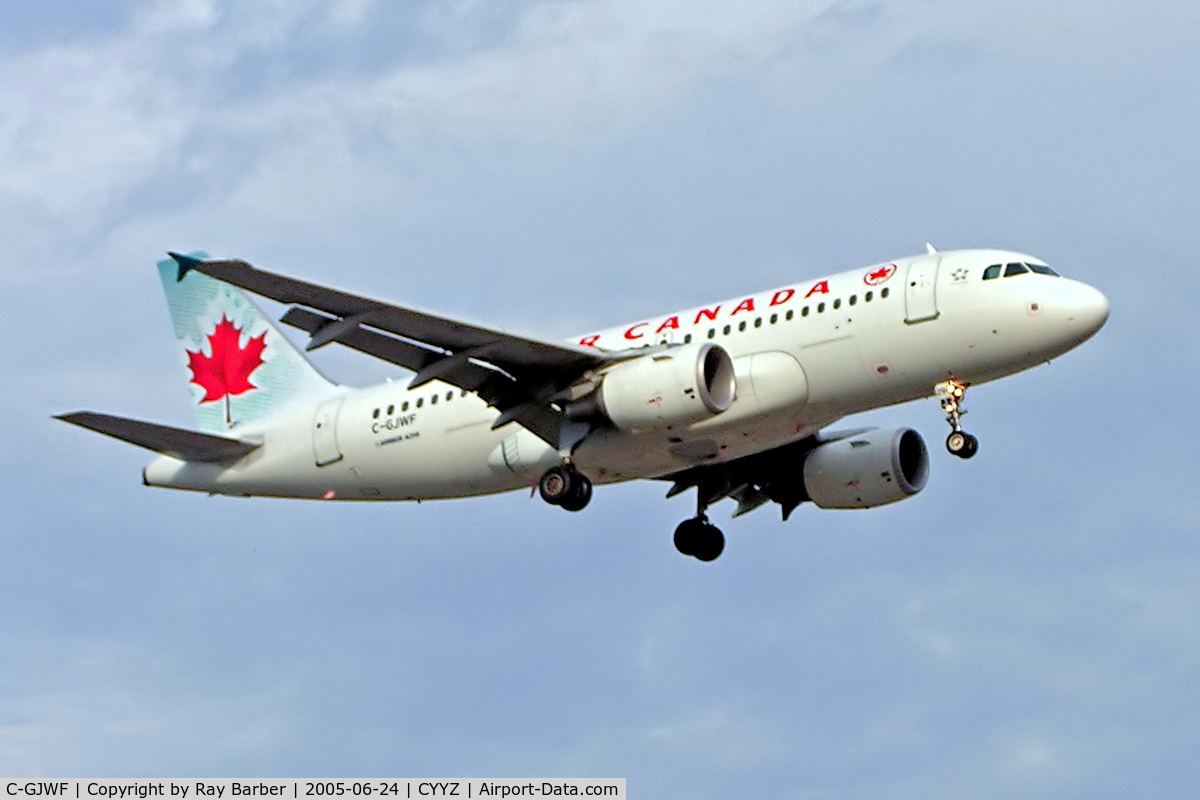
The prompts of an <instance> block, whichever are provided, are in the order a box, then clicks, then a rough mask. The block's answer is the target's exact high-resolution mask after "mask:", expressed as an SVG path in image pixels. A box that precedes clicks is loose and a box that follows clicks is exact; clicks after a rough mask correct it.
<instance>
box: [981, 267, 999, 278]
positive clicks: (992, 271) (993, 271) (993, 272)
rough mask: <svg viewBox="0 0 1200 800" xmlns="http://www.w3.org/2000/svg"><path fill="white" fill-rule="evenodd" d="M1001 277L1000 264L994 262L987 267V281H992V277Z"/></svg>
mask: <svg viewBox="0 0 1200 800" xmlns="http://www.w3.org/2000/svg"><path fill="white" fill-rule="evenodd" d="M999 277H1000V265H999V264H992V265H991V266H990V267H988V268H987V269H985V270H984V271H983V279H984V280H985V281H990V280H991V279H992V278H999Z"/></svg>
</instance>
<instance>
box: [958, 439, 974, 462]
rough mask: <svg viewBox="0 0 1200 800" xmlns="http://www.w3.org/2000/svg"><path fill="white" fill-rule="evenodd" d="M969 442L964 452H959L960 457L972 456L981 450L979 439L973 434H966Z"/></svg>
mask: <svg viewBox="0 0 1200 800" xmlns="http://www.w3.org/2000/svg"><path fill="white" fill-rule="evenodd" d="M966 437H967V443H966V445H965V446H964V447H963V449H962V452H961V453H959V454H958V456H959V458H970V457H971V456H973V455H975V454H976V453H978V452H979V440H978V439H976V438H975V437H974V436H972V435H971V434H969V433H968V434H966Z"/></svg>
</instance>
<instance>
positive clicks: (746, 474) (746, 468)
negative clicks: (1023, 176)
mask: <svg viewBox="0 0 1200 800" xmlns="http://www.w3.org/2000/svg"><path fill="white" fill-rule="evenodd" d="M927 249H928V252H927V253H926V254H924V255H920V256H916V257H910V258H903V259H898V260H896V261H892V262H888V263H885V264H876V265H873V266H869V267H864V268H862V269H856V270H851V271H849V272H843V273H840V274H837V275H830V276H828V277H824V278H819V279H817V280H812V281H805V282H802V283H797V284H792V285H790V286H784V287H781V288H778V289H771V290H768V291H765V292H759V293H757V294H752V295H746V296H744V297H735V298H732V299H729V300H723V301H721V302H718V303H712V304H710V305H706V306H702V307H700V308H692V309H688V310H686V311H677V312H672V313H669V314H665V315H663V316H659V317H654V318H650V319H645V320H642V321H639V322H635V323H633V324H631V325H622V326H619V327H616V328H609V329H606V330H602V331H597V332H593V333H589V334H588V335H586V336H582V337H580V338H578V339H576V340H574V341H573V342H571V343H567V344H557V343H552V342H544V341H539V340H536V339H530V338H526V337H521V336H514V335H512V334H508V333H503V332H500V331H495V330H490V329H487V328H482V327H478V326H475V325H469V324H464V323H461V322H457V321H454V320H451V319H447V318H444V317H441V316H436V315H433V314H429V313H424V312H420V311H415V310H413V309H409V308H404V307H401V306H395V305H391V304H388V303H383V302H380V301H377V300H371V299H368V298H365V297H359V296H357V295H353V294H348V293H346V292H342V291H338V290H335V289H328V288H325V287H322V286H317V285H314V284H311V283H305V282H303V281H299V280H296V279H293V278H289V277H285V276H283V275H278V274H275V273H271V272H266V271H263V270H259V269H256V268H254V267H252V266H250V265H249V264H247V263H245V262H244V261H236V260H207V259H206V258H204V257H202V256H199V255H195V256H184V255H179V254H176V253H171V254H170V255H171V259H172V260H170V261H163V262H160V263H159V271H160V274H161V277H162V281H163V287H164V289H165V291H166V295H167V303H168V306H169V307H170V312H171V317H172V320H173V322H174V326H175V335H176V338H177V339H178V341H179V344H180V345H181V348H180V360H181V363H182V364H183V365H185V366H186V367H187V369H188V375H189V379H190V382H191V388H192V398H193V404H194V406H195V411H196V418H197V422H198V427H199V429H200V432H195V431H189V430H182V429H179V428H173V427H168V426H164V425H156V424H153V423H148V422H142V421H139V420H132V419H126V418H122V417H114V416H111V415H107V414H97V413H93V412H86V411H85V412H76V413H72V414H65V415H62V416H60V417H59V419H63V420H65V421H67V422H71V423H74V424H76V425H81V426H83V427H85V428H90V429H92V430H95V431H98V432H100V433H104V434H107V435H109V436H113V437H116V438H118V439H122V440H124V441H126V442H131V443H133V444H135V445H140V446H142V447H145V448H148V449H150V450H153V451H157V452H158V453H160V454H161V456H160V457H159V458H157V459H156V460H154V461H153V462H151V463H150V464H149V465H148V466H147V467H146V468H145V470H144V472H143V482H144V483H145V484H146V485H147V486H161V487H170V488H174V489H191V490H195V491H201V492H209V493H212V494H225V495H237V496H268V497H296V498H309V499H324V500H430V499H438V498H453V497H468V496H473V495H486V494H492V493H496V492H505V491H510V490H513V489H519V488H522V487H527V488H529V487H533V486H536V487H537V488H538V490H539V491H540V494H541V496H542V498H543V499H544V500H545V501H546V502H547V503H550V504H552V505H557V506H561V507H562V508H565V509H567V510H569V511H579V510H581V509H583V507H584V506H586V505H587V504H588V501H589V500H590V499H591V495H592V486H593V484H594V483H602V484H607V483H617V482H620V481H627V480H632V479H636V478H650V479H656V480H664V481H671V482H672V484H673V485H672V486H671V488H670V491H669V492H668V493H667V494H668V496H672V495H675V494H678V493H680V492H683V491H685V490H687V489H691V488H694V489H696V515H695V516H694V517H692V518H690V519H687V520H685V521H684V522H682V523H681V524H680V525H679V527H678V528H677V529H676V531H675V546H676V547H677V548H678V549H679V551H680V552H681V553H683V554H685V555H690V556H694V557H696V558H697V559H700V560H701V561H712V560H713V559H715V558H716V557H717V556H719V555H720V554H721V551H722V550H723V549H724V546H725V538H724V535H723V534H722V533H721V531H720V530H718V529H717V528H716V527H715V526H714V525H713V524H712V523H710V522H709V520H708V516H707V513H706V512H707V509H708V507H709V506H710V505H712V504H713V503H715V502H717V501H718V500H721V499H723V498H727V497H728V498H732V499H733V500H735V501H736V502H737V510H736V511H735V513H734V516H737V515H740V514H744V513H746V512H748V511H751V510H753V509H755V508H758V507H759V506H761V505H764V504H765V503H767V502H770V501H774V502H776V503H778V504H779V505H780V506H781V507H782V511H783V518H784V519H785V520H786V519H787V518H788V515H789V514H791V512H792V511H793V510H794V509H795V508H796V507H797V506H798V505H799V504H800V503H802V502H804V501H812V502H813V503H814V504H816V505H817V506H818V507H820V508H871V507H874V506H880V505H884V504H886V503H892V502H895V501H897V500H902V499H904V498H906V497H909V496H911V495H914V494H916V493H917V492H919V491H921V489H922V488H923V487H924V486H925V483H926V480H927V478H928V475H929V456H928V452H927V450H926V447H925V443H924V441H923V440H922V438H921V436H920V435H919V434H918V433H917V432H916V431H914V430H912V429H910V428H897V429H879V428H874V429H858V430H850V431H843V432H835V433H823V432H822V431H823V429H825V428H826V427H827V426H829V425H831V424H833V423H835V422H836V421H837V420H839V419H841V418H842V417H845V416H847V415H850V414H854V413H857V412H861V411H866V410H868V409H873V408H879V407H881V406H887V405H893V404H896V403H903V402H906V401H909V400H914V399H918V398H922V397H928V396H930V395H933V396H936V397H938V398H940V400H941V406H942V409H943V411H944V412H945V416H946V421H947V422H948V423H949V425H950V435H949V436H948V438H947V439H946V448H947V449H948V450H949V451H950V452H951V453H952V454H954V455H956V456H959V457H962V458H970V457H971V456H973V455H974V454H975V452H976V450H977V448H978V441H977V440H976V438H975V437H974V436H972V435H971V434H969V433H966V432H965V431H963V429H962V424H961V419H962V415H963V413H964V409H963V396H964V393H965V392H966V389H967V387H968V386H972V385H975V384H979V383H984V382H987V381H991V380H995V379H996V378H1001V377H1004V376H1006V375H1011V374H1013V373H1016V372H1020V371H1022V370H1025V369H1028V368H1030V367H1033V366H1035V365H1037V364H1040V363H1042V362H1045V361H1048V360H1049V359H1051V358H1054V357H1056V356H1058V355H1061V354H1063V353H1065V352H1067V351H1068V350H1070V349H1072V348H1074V347H1075V346H1077V345H1079V344H1080V343H1082V342H1083V341H1085V340H1086V339H1088V338H1089V337H1090V336H1092V335H1093V334H1094V333H1095V332H1096V331H1097V330H1099V329H1100V327H1101V326H1102V325H1103V324H1104V322H1105V320H1106V319H1107V318H1108V310H1109V306H1108V301H1107V300H1106V299H1105V297H1104V295H1103V294H1101V293H1100V292H1099V291H1097V290H1096V289H1094V288H1092V287H1091V286H1088V285H1086V284H1083V283H1080V282H1077V281H1073V280H1068V279H1066V278H1063V277H1060V276H1059V275H1058V273H1056V272H1055V271H1054V270H1052V269H1050V268H1049V267H1048V266H1046V265H1045V264H1044V263H1043V262H1042V261H1041V260H1039V259H1037V258H1034V257H1032V256H1029V255H1024V254H1021V253H1015V252H1008V251H1002V250H962V251H954V252H945V253H939V252H937V251H936V250H935V249H934V248H933V247H932V246H928V247H927ZM241 290H246V291H248V292H252V293H255V294H258V295H261V296H264V297H267V298H270V299H271V300H274V301H277V302H279V303H283V304H288V305H291V306H292V307H291V308H290V309H289V310H288V311H287V313H285V314H284V315H283V317H282V318H281V320H282V321H283V322H285V323H287V324H288V325H292V326H295V327H297V328H299V329H301V330H303V331H305V332H306V333H308V334H309V336H310V337H311V338H310V339H309V342H308V345H307V348H306V349H308V350H314V349H316V348H318V347H322V346H324V345H327V344H329V343H331V342H338V343H339V344H342V345H345V346H347V347H350V348H353V349H355V350H359V351H361V352H364V353H367V354H369V355H372V356H375V357H377V358H381V359H384V360H385V361H389V362H391V363H393V364H396V365H398V366H401V367H404V368H405V369H407V370H410V371H412V372H413V373H415V374H414V375H413V377H412V379H411V380H409V381H408V382H407V384H405V383H402V382H394V383H393V382H390V381H389V382H387V383H384V384H382V385H378V386H372V387H369V388H363V389H350V388H347V387H343V386H338V385H336V384H334V383H332V382H330V381H329V380H327V379H326V378H324V377H323V376H321V375H320V374H319V373H318V372H317V370H316V369H314V368H313V366H312V365H311V364H310V363H309V361H308V360H307V359H306V358H305V357H304V355H303V354H302V353H301V352H300V351H299V350H298V349H296V348H295V347H294V346H293V345H292V343H291V342H290V341H289V340H288V339H287V338H285V337H284V336H283V334H282V333H280V331H279V330H278V329H277V328H276V327H275V326H274V325H273V324H272V322H271V321H270V320H269V319H268V318H267V317H266V316H265V315H264V314H263V313H262V312H261V311H260V310H259V309H258V308H257V307H256V306H255V305H254V304H253V303H251V302H250V300H249V299H248V298H247V297H246V295H245V294H243V292H242V291H241Z"/></svg>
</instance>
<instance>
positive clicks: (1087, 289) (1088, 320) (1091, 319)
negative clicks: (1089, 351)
mask: <svg viewBox="0 0 1200 800" xmlns="http://www.w3.org/2000/svg"><path fill="white" fill-rule="evenodd" d="M1080 289H1081V290H1082V291H1081V294H1082V297H1081V298H1080V301H1079V306H1078V312H1077V313H1078V315H1079V316H1078V321H1079V322H1080V323H1081V324H1082V325H1083V326H1085V328H1086V329H1087V331H1088V334H1089V335H1091V334H1093V333H1095V332H1096V331H1098V330H1100V328H1101V326H1102V325H1104V323H1105V322H1106V321H1108V309H1109V306H1108V298H1107V297H1105V296H1104V293H1103V292H1101V291H1100V290H1099V289H1095V288H1093V287H1091V286H1087V285H1083V286H1081V287H1080Z"/></svg>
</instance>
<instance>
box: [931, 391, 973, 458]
mask: <svg viewBox="0 0 1200 800" xmlns="http://www.w3.org/2000/svg"><path fill="white" fill-rule="evenodd" d="M933 392H934V394H935V395H937V397H938V399H940V400H941V403H942V411H945V412H946V422H947V423H948V424H949V425H950V435H949V436H947V437H946V449H947V450H949V451H950V454H951V455H955V456H958V457H959V458H970V457H971V456H973V455H975V453H976V452H978V451H979V440H978V439H976V438H975V437H974V436H972V435H971V434H969V433H967V432H966V431H964V430H963V429H962V417H963V414H966V413H967V410H966V409H965V408H963V398H964V397H965V396H966V394H967V385H966V384H965V383H959V382H958V381H955V380H949V381H942V382H941V383H939V384H938V385H937V386H934V387H933Z"/></svg>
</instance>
